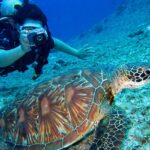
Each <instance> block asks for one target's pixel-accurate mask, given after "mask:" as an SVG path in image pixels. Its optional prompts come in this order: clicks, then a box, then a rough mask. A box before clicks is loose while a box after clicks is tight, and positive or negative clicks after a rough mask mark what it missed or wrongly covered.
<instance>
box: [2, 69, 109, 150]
mask: <svg viewBox="0 0 150 150" xmlns="http://www.w3.org/2000/svg"><path fill="white" fill-rule="evenodd" d="M109 84H110V83H109V81H108V80H107V78H106V77H105V75H104V73H103V72H96V71H91V70H79V71H76V72H74V73H71V74H69V75H63V76H61V77H58V78H54V79H53V80H50V81H47V82H45V83H42V84H40V85H38V86H37V87H36V88H34V89H33V90H32V91H30V92H29V93H28V96H25V97H23V98H19V99H17V100H15V101H14V102H13V103H12V104H10V105H9V107H7V108H5V109H4V110H3V113H2V114H3V115H2V117H1V119H0V127H1V128H2V129H3V130H2V134H1V135H2V137H3V139H5V141H7V142H9V145H10V146H12V147H13V148H16V149H17V148H19V149H20V148H23V149H31V150H32V149H36V150H42V149H45V150H56V149H61V148H65V147H68V146H70V145H71V144H73V143H75V142H77V141H79V140H80V139H82V138H83V137H85V136H86V135H87V134H89V133H90V132H91V131H92V130H94V129H95V127H96V126H97V125H98V123H99V121H100V120H101V119H102V118H104V116H105V111H104V110H105V109H103V104H104V103H105V102H108V103H109V101H107V94H108V93H107V90H108V89H109Z"/></svg>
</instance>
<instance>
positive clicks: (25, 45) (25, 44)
mask: <svg viewBox="0 0 150 150" xmlns="http://www.w3.org/2000/svg"><path fill="white" fill-rule="evenodd" d="M28 34H29V33H28V32H27V31H26V30H22V31H21V32H20V39H19V40H20V43H21V48H22V50H23V51H24V52H25V53H27V52H29V51H31V47H30V43H29V40H28V37H27V36H28Z"/></svg>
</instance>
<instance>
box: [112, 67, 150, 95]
mask: <svg viewBox="0 0 150 150" xmlns="http://www.w3.org/2000/svg"><path fill="white" fill-rule="evenodd" d="M148 83H150V67H147V66H139V67H135V66H132V67H129V66H124V67H121V68H120V69H119V70H118V71H117V73H116V74H115V76H114V79H113V82H112V89H114V92H113V93H114V94H116V93H118V92H120V91H121V90H122V89H125V88H138V87H142V86H144V85H145V84H148Z"/></svg>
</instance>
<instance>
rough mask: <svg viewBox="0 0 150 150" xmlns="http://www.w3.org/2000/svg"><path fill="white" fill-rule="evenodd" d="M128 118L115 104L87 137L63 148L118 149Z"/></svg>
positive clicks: (84, 149) (83, 149)
mask: <svg viewBox="0 0 150 150" xmlns="http://www.w3.org/2000/svg"><path fill="white" fill-rule="evenodd" d="M128 127H129V119H127V118H126V116H125V114H124V113H123V111H121V110H120V109H119V108H117V107H116V106H115V107H113V108H112V110H111V112H110V114H108V116H106V117H105V118H104V119H102V120H101V121H100V122H99V125H98V127H97V128H96V129H95V131H93V132H92V133H89V135H87V136H88V138H87V137H85V138H84V139H82V140H81V141H79V142H77V143H75V144H74V145H72V146H71V147H70V148H68V149H65V150H120V149H121V146H122V144H123V141H124V139H125V136H126V134H127V129H128Z"/></svg>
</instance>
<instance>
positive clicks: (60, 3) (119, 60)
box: [0, 0, 150, 150]
mask: <svg viewBox="0 0 150 150" xmlns="http://www.w3.org/2000/svg"><path fill="white" fill-rule="evenodd" d="M33 1H34V3H36V4H38V5H39V6H40V8H42V10H43V11H44V12H45V13H46V16H47V18H48V23H49V27H50V30H51V32H52V35H54V36H56V37H58V38H60V39H62V40H66V41H67V40H69V39H71V38H74V37H76V36H78V35H80V34H81V33H82V32H85V34H83V35H84V36H80V37H79V38H76V39H75V40H74V41H71V42H70V41H69V42H70V43H69V44H72V45H73V47H75V48H82V47H84V45H88V46H89V47H92V48H93V49H94V50H95V51H94V53H93V54H91V55H90V56H89V57H88V59H86V60H80V59H77V58H75V57H72V56H70V55H66V54H64V53H60V52H56V53H50V55H49V56H50V57H49V63H48V64H47V65H45V66H44V69H43V74H42V75H41V77H40V78H38V80H36V81H33V80H32V79H31V78H32V75H33V68H30V69H29V70H27V71H26V72H24V73H18V72H14V73H12V74H10V75H9V76H7V77H0V107H2V106H3V107H4V112H7V110H8V112H12V113H13V112H14V113H16V110H17V111H18V112H20V111H19V109H18V108H19V107H16V105H14V103H13V102H15V101H16V103H17V102H18V104H19V103H20V101H18V100H20V99H18V98H19V97H20V96H21V97H24V95H25V94H26V93H28V92H29V93H30V92H31V91H32V88H35V87H37V84H38V83H39V82H41V83H42V84H43V83H44V82H43V81H45V80H50V79H53V77H54V76H60V75H61V74H62V73H63V74H65V75H69V72H71V71H72V70H75V69H76V68H79V67H80V68H85V67H92V68H93V69H95V68H96V69H99V70H101V69H104V70H107V72H106V73H107V75H109V74H110V72H112V70H113V69H116V67H118V66H119V65H122V64H128V63H132V64H134V65H139V62H142V61H144V62H148V63H149V61H150V53H149V52H150V48H149V41H150V21H149V20H150V19H149V10H150V2H149V0H124V1H125V3H124V4H123V5H121V7H119V9H117V11H115V9H116V8H117V6H118V5H119V3H121V0H103V1H102V0H76V1H75V0H43V1H41V0H33ZM112 13H114V15H112V16H111V14H112ZM109 15H110V16H111V17H109V18H107V16H109ZM103 19H106V20H107V21H105V22H101V20H103ZM93 25H95V26H94V27H93ZM91 27H92V28H91ZM101 27H103V28H102V29H103V32H97V31H98V29H99V28H101ZM88 29H90V30H89V31H88ZM83 50H85V49H83ZM102 65H103V67H102ZM113 67H114V68H113ZM46 88H47V87H46ZM49 88H50V87H49ZM36 90H37V89H35V92H36ZM45 90H46V89H45V88H44V87H43V90H42V93H44V91H45ZM149 91H150V85H149V86H146V87H142V88H139V89H125V90H123V91H122V92H121V93H119V94H118V95H117V96H115V100H114V103H115V105H116V106H118V107H119V108H120V109H121V110H123V112H124V111H125V112H126V113H125V116H126V115H127V117H128V118H130V119H131V124H130V130H129V135H127V136H126V138H127V139H125V140H126V141H124V142H123V144H122V148H121V150H129V149H130V150H149V147H150V142H149V141H150V135H149V121H150V113H149V108H150V96H149V93H150V92H149ZM37 92H38V90H37ZM30 96H31V99H28V98H29V97H30ZM32 98H33V97H32V95H31V94H29V96H27V97H26V99H25V101H24V99H21V100H22V101H23V102H25V104H31V103H30V102H32V100H33V99H32ZM30 100H31V101H30ZM33 101H34V100H33ZM28 102H29V103H28ZM20 104H21V105H22V103H20ZM8 106H9V107H8ZM7 107H8V108H7ZM26 108H27V109H28V108H30V107H26ZM12 110H14V111H12ZM29 110H30V109H29ZM10 114H11V113H10ZM15 115H16V114H15ZM6 116H7V113H6ZM14 117H15V119H14V118H13V116H11V115H10V117H9V113H8V117H7V118H8V119H10V121H11V122H10V125H11V123H12V122H13V121H14V120H16V118H18V115H17V117H16V116H14ZM30 117H31V116H30ZM53 118H54V117H53ZM111 118H112V119H113V117H111ZM0 121H1V120H0ZM8 121H9V120H8ZM26 121H30V120H28V119H27V120H26ZM31 121H33V120H32V119H31ZM51 122H52V123H53V121H51ZM0 123H1V124H3V122H0ZM33 123H34V121H33ZM17 127H18V126H17ZM20 127H21V128H20V129H24V127H23V126H20ZM44 127H46V126H44ZM117 127H118V124H117ZM100 129H101V128H100ZM102 129H103V128H102ZM104 130H105V128H104ZM121 132H122V131H121ZM105 133H106V134H109V133H111V134H112V128H111V127H110V130H107V132H105ZM23 134H24V132H23ZM115 134H116V133H113V135H115ZM46 135H47V132H46ZM117 138H119V140H120V136H119V137H117ZM13 139H14V138H13ZM4 140H5V139H4ZM102 140H103V139H102ZM9 142H10V141H8V143H9ZM103 142H105V141H103ZM12 145H13V144H12ZM56 145H57V144H56ZM3 146H4V147H7V145H5V144H4V143H3V142H1V140H0V150H8V149H9V148H6V149H4V148H3ZM10 146H11V143H10ZM35 146H36V145H35ZM42 146H43V145H38V146H37V147H38V148H37V147H36V149H37V150H39V149H41V148H40V147H42ZM106 149H107V148H106ZM106 149H105V148H104V150H106ZM10 150H12V149H10ZM49 150H54V149H49ZM79 150H82V149H79ZM94 150H96V149H94ZM115 150H120V149H115Z"/></svg>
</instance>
